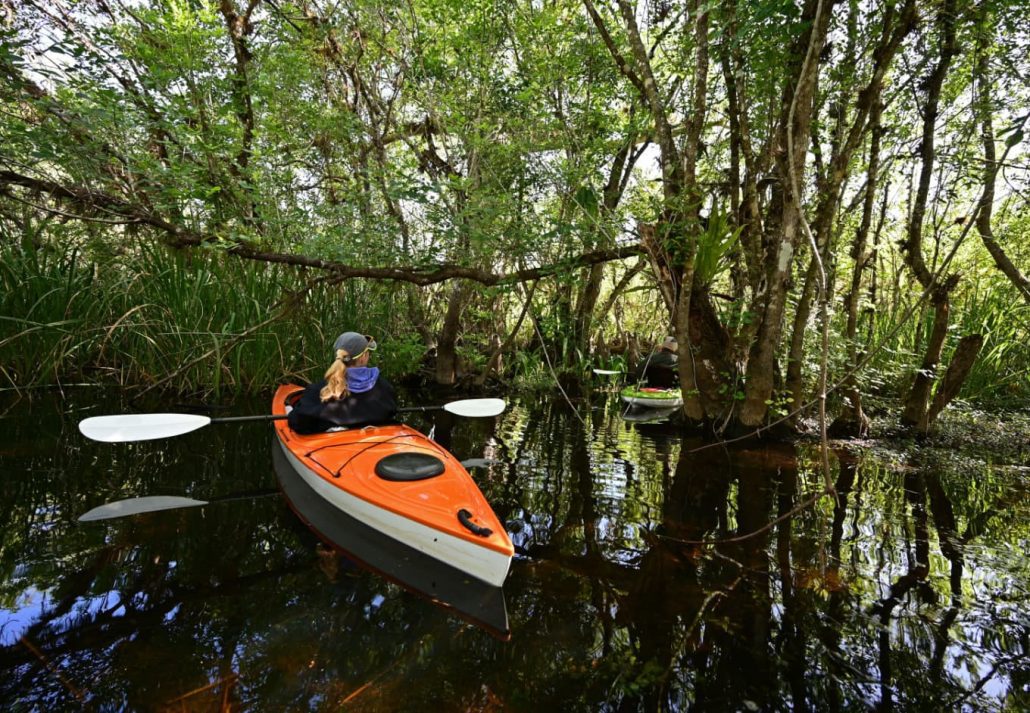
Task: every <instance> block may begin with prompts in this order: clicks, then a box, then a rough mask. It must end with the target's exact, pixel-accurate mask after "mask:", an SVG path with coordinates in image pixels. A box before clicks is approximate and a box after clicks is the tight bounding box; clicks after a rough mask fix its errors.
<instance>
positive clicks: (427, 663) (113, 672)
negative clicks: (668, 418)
mask: <svg viewBox="0 0 1030 713" xmlns="http://www.w3.org/2000/svg"><path fill="white" fill-rule="evenodd" d="M578 407H579V412H578V414H576V413H574V412H573V411H572V410H571V409H570V408H569V407H568V406H567V405H566V404H563V403H560V402H556V403H547V402H545V401H544V400H542V399H540V398H539V397H532V398H526V399H523V400H513V401H512V403H511V406H510V408H509V409H508V411H507V412H506V413H504V414H503V415H502V416H500V417H498V418H497V419H489V420H464V419H457V418H454V417H451V416H449V415H447V414H443V413H440V414H437V415H436V416H419V417H415V418H412V419H411V420H410V423H411V424H412V425H414V426H416V427H418V428H420V429H423V430H424V431H428V430H429V429H430V428H433V429H434V430H433V435H434V436H435V438H437V440H438V441H440V442H441V443H442V444H444V445H445V446H446V447H448V448H449V449H450V450H451V451H452V452H453V453H454V454H455V455H456V456H457V457H458V458H460V459H467V458H478V459H482V460H481V461H480V463H484V464H481V465H477V466H476V467H475V468H473V469H472V473H473V475H474V477H475V478H476V480H477V482H478V483H479V485H480V488H481V489H482V491H483V492H484V494H485V495H486V497H487V499H488V500H489V501H490V503H491V504H492V505H493V507H494V509H495V511H496V512H497V514H498V515H499V516H500V518H501V520H502V521H503V522H505V523H506V524H507V528H508V531H509V533H510V535H511V538H512V540H513V542H514V543H515V545H516V550H517V553H518V554H517V556H516V560H515V561H514V562H513V564H512V569H511V572H510V574H509V576H508V579H507V581H506V583H505V585H504V587H503V595H502V597H501V599H500V607H501V609H500V612H501V614H502V615H503V616H502V617H501V618H502V621H501V622H500V623H499V622H498V621H497V619H496V618H492V615H484V614H483V613H482V612H476V611H471V610H469V609H468V608H466V607H465V606H464V605H463V604H462V603H460V602H457V601H448V597H449V595H448V594H447V592H441V591H429V592H426V591H419V589H418V583H417V582H414V583H413V582H408V583H407V584H406V585H403V586H402V584H401V583H398V582H397V581H396V579H395V578H393V577H391V576H390V574H389V573H390V571H391V569H390V563H389V562H371V563H366V564H371V565H372V566H373V567H375V568H376V571H372V570H370V569H368V568H366V567H365V566H362V565H359V564H357V563H355V562H354V561H353V560H352V559H348V558H347V557H345V556H343V555H342V554H341V553H340V551H339V550H338V549H335V548H334V547H331V546H329V545H328V544H326V543H325V542H323V541H322V540H321V539H320V538H319V537H318V536H316V535H315V534H313V533H312V532H311V530H309V529H308V527H307V526H306V525H305V524H304V523H302V522H301V520H300V519H298V517H297V515H296V514H295V513H294V512H293V510H291V508H290V507H289V503H287V501H286V499H285V498H284V497H283V496H282V495H281V494H280V492H279V483H278V478H277V475H276V469H275V464H274V462H273V450H272V447H271V446H272V440H271V430H270V427H269V426H268V425H267V424H262V423H249V424H235V425H220V426H211V427H208V428H206V429H202V430H200V431H197V432H195V433H192V434H189V435H186V436H181V437H179V438H176V439H169V440H163V441H148V442H141V443H135V444H117V445H111V444H101V443H94V442H91V441H88V440H86V439H85V438H83V437H82V436H81V435H80V434H79V432H78V430H77V428H76V425H77V423H78V421H79V420H80V419H82V418H85V417H86V416H92V415H99V414H105V413H117V412H121V411H123V410H127V409H128V408H129V407H128V406H126V405H124V404H121V403H118V402H117V401H115V400H113V398H112V397H111V396H110V395H109V394H104V393H103V392H101V391H100V390H98V389H90V388H70V389H67V390H66V391H65V392H64V393H63V394H56V393H55V394H47V395H43V394H36V395H35V397H34V398H32V399H31V400H28V399H21V400H16V397H15V396H14V395H13V394H11V393H9V392H8V393H6V394H3V395H2V396H0V413H2V419H0V425H2V428H0V460H2V467H0V473H2V481H0V538H2V539H0V672H2V673H3V675H2V676H0V700H2V701H4V702H5V704H4V705H5V707H6V708H7V709H14V710H44V709H47V710H74V709H79V708H86V709H90V708H93V709H97V710H166V709H167V710H171V709H175V710H219V709H225V708H224V707H225V706H229V707H230V708H231V709H232V710H249V711H269V710H317V711H322V710H327V711H328V710H339V709H341V708H344V709H346V710H358V711H365V710H367V711H398V710H419V711H424V710H435V711H451V710H505V711H540V710H560V711H579V710H582V711H597V710H619V711H636V710H641V711H652V710H684V709H697V710H726V711H738V710H787V709H792V710H806V709H817V710H868V709H870V708H877V709H882V710H888V709H896V710H913V709H920V710H961V709H969V710H1027V709H1030V564H1028V556H1027V552H1028V550H1030V498H1028V491H1030V470H1027V469H1026V468H1021V467H1018V465H1013V464H999V463H993V462H989V461H988V460H985V459H982V458H974V457H951V456H948V455H947V454H940V453H935V452H933V451H930V450H927V449H918V450H916V449H913V450H910V451H908V452H907V454H905V455H902V454H901V453H900V452H891V451H889V450H886V449H882V448H881V449H879V450H878V451H877V452H876V453H875V454H874V453H873V451H872V450H870V449H861V448H855V447H851V448H849V449H846V450H845V449H843V448H838V449H836V450H835V451H834V454H833V458H832V472H831V474H830V476H831V479H832V480H833V481H834V485H835V488H836V492H837V498H836V499H835V500H834V499H830V498H824V499H822V500H819V501H818V502H817V503H815V504H814V505H812V506H811V507H807V508H802V509H799V510H797V511H796V512H793V511H794V510H795V509H796V508H797V506H798V505H799V504H801V503H804V502H805V501H807V500H809V499H810V498H811V496H812V495H814V494H815V493H817V492H818V491H819V490H820V489H821V487H822V475H821V474H820V473H819V470H818V453H817V452H816V450H815V448H814V447H810V446H804V447H794V446H786V445H775V446H762V447H759V446H754V445H752V446H748V447H737V448H729V449H728V448H725V447H721V446H714V447H713V446H706V445H705V444H703V443H702V442H700V441H690V440H688V441H683V440H681V439H680V438H679V437H677V435H676V434H675V433H674V432H673V431H672V430H671V429H670V428H669V427H668V426H667V425H663V424H661V423H656V424H655V423H634V422H630V421H627V420H625V419H623V418H622V417H621V416H622V414H621V409H620V407H619V405H618V404H617V403H616V401H615V397H614V395H610V394H598V395H596V396H595V397H594V398H593V403H592V404H588V403H580V404H578ZM135 408H137V409H138V410H166V411H182V410H184V405H182V404H177V403H174V402H168V403H159V404H147V405H146V408H145V409H144V408H143V407H141V406H136V407H135ZM265 410H267V404H265V403H264V402H261V401H253V402H249V403H237V404H235V405H234V407H233V409H232V412H234V413H260V412H263V411H265ZM222 413H223V412H219V415H221V414H222ZM225 415H228V413H227V412H226V413H225ZM145 495H182V496H188V497H192V498H198V499H203V500H208V501H210V503H209V504H208V505H206V506H203V507H194V508H187V509H180V510H170V511H165V512H156V513H149V514H144V515H136V516H132V517H126V518H121V519H115V520H108V521H103V522H94V523H79V522H78V521H77V518H78V516H79V515H81V514H82V513H84V512H85V511H87V510H89V509H90V508H92V507H94V506H96V505H100V504H102V503H105V502H111V501H115V500H119V499H122V498H132V497H140V496H145ZM325 534H326V533H323V535H325ZM712 542H717V544H711V543H712ZM344 549H347V547H346V546H344ZM433 586H437V584H434V585H433ZM434 599H436V600H440V601H439V602H434ZM497 604H498V602H497V601H492V602H491V604H490V606H491V607H493V609H491V611H492V612H494V613H496V612H497V611H498V610H497V609H496V606H497Z"/></svg>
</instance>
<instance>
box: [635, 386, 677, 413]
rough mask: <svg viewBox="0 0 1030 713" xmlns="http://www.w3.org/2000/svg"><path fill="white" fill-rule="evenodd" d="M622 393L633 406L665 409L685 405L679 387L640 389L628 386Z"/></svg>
mask: <svg viewBox="0 0 1030 713" xmlns="http://www.w3.org/2000/svg"><path fill="white" fill-rule="evenodd" d="M620 395H621V396H622V400H623V401H625V402H626V403H628V404H630V405H631V406H642V407H644V408H661V409H665V408H676V407H677V406H682V405H683V394H682V392H680V390H679V389H652V388H647V387H645V388H642V389H638V388H637V387H635V386H627V387H626V388H625V389H623V390H622V392H621V393H620Z"/></svg>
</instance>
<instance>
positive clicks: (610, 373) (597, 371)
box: [594, 369, 622, 376]
mask: <svg viewBox="0 0 1030 713" xmlns="http://www.w3.org/2000/svg"><path fill="white" fill-rule="evenodd" d="M594 373H595V374H598V375H599V376H614V375H615V374H621V373H622V372H621V371H612V370H611V369H594Z"/></svg>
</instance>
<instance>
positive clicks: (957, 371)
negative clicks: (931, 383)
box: [919, 334, 984, 434]
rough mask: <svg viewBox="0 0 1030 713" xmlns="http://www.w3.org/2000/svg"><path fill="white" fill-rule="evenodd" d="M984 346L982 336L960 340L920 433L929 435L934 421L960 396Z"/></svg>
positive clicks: (921, 422)
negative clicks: (963, 385)
mask: <svg viewBox="0 0 1030 713" xmlns="http://www.w3.org/2000/svg"><path fill="white" fill-rule="evenodd" d="M983 344H984V338H983V335H980V334H969V335H966V336H965V337H962V339H961V340H959V343H958V346H957V347H955V353H954V354H952V356H951V363H950V364H949V365H948V370H947V371H946V372H945V373H944V378H943V379H942V380H941V385H940V386H939V387H938V388H937V393H936V395H934V397H933V403H932V404H930V409H929V411H927V413H926V416H925V417H924V418H923V420H922V421H920V423H919V432H920V433H923V434H926V433H929V432H930V429H932V428H933V424H934V421H936V420H937V416H939V415H940V413H941V411H943V410H944V407H945V406H947V405H948V404H949V403H951V401H952V400H953V399H954V398H955V397H956V396H958V394H959V391H961V390H962V384H964V383H965V381H966V377H968V376H969V370H970V369H972V368H973V363H974V362H976V357H977V356H978V355H979V354H980V348H981V347H983Z"/></svg>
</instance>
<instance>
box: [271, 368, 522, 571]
mask: <svg viewBox="0 0 1030 713" xmlns="http://www.w3.org/2000/svg"><path fill="white" fill-rule="evenodd" d="M301 391H302V389H301V387H299V386H295V385H285V386H280V387H279V389H278V390H277V391H276V392H275V397H274V398H273V400H272V413H273V414H274V415H285V414H286V413H287V406H288V404H289V403H290V401H291V397H292V398H297V397H299V395H300V392H301ZM275 432H276V435H277V440H278V443H279V446H280V447H281V448H282V451H283V454H284V455H285V456H286V460H287V461H288V462H289V464H290V466H291V467H292V468H293V470H295V471H296V472H297V474H298V475H299V476H300V477H301V478H302V479H303V480H304V482H306V483H307V484H308V485H309V486H310V487H311V488H312V490H314V491H315V492H316V493H317V494H318V495H319V496H320V497H322V498H323V499H325V500H326V501H327V502H328V503H329V504H331V505H333V506H334V507H335V508H337V509H338V510H340V511H342V512H344V513H346V514H347V515H350V516H351V517H353V518H355V519H357V520H359V521H360V522H363V523H364V524H366V525H368V526H370V527H372V528H374V529H376V530H378V531H379V532H382V533H383V534H385V535H387V536H389V537H392V538H393V539H395V540H398V541H400V542H402V543H404V544H405V545H408V546H409V547H412V548H414V549H416V550H418V551H420V552H423V553H425V554H426V555H428V556H430V557H432V558H434V559H437V560H440V561H441V562H444V563H446V564H448V565H450V566H452V567H454V568H456V569H458V570H461V571H462V572H465V573H466V574H469V575H471V576H473V577H475V578H476V579H479V580H482V581H484V582H486V583H487V584H492V585H494V586H500V585H501V584H502V583H503V582H504V579H505V577H506V576H507V574H508V567H509V565H510V564H511V558H512V555H513V554H514V548H513V547H512V544H511V540H510V539H509V538H508V533H507V532H506V531H505V529H504V526H503V525H502V524H501V522H500V521H499V520H498V519H497V515H495V514H494V511H493V510H492V509H491V508H490V505H489V503H487V501H486V498H484V497H483V494H482V493H481V492H480V490H479V488H478V487H477V486H476V484H475V482H474V481H473V480H472V476H470V475H469V474H468V471H467V470H465V468H464V466H462V465H461V463H460V462H459V461H458V460H457V459H456V458H455V457H454V456H452V455H451V454H450V453H448V452H447V451H446V450H445V449H444V448H442V447H441V446H440V445H438V444H437V443H436V442H434V441H432V440H430V439H429V438H427V437H426V436H424V435H423V434H421V433H419V432H418V431H416V430H415V429H413V428H411V427H410V426H406V425H403V424H398V425H389V426H366V427H363V428H360V427H359V428H349V429H346V430H341V431H333V432H328V433H318V434H312V435H300V434H297V433H294V432H293V431H292V430H291V429H290V427H289V425H288V424H287V423H286V421H285V420H279V421H275Z"/></svg>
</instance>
